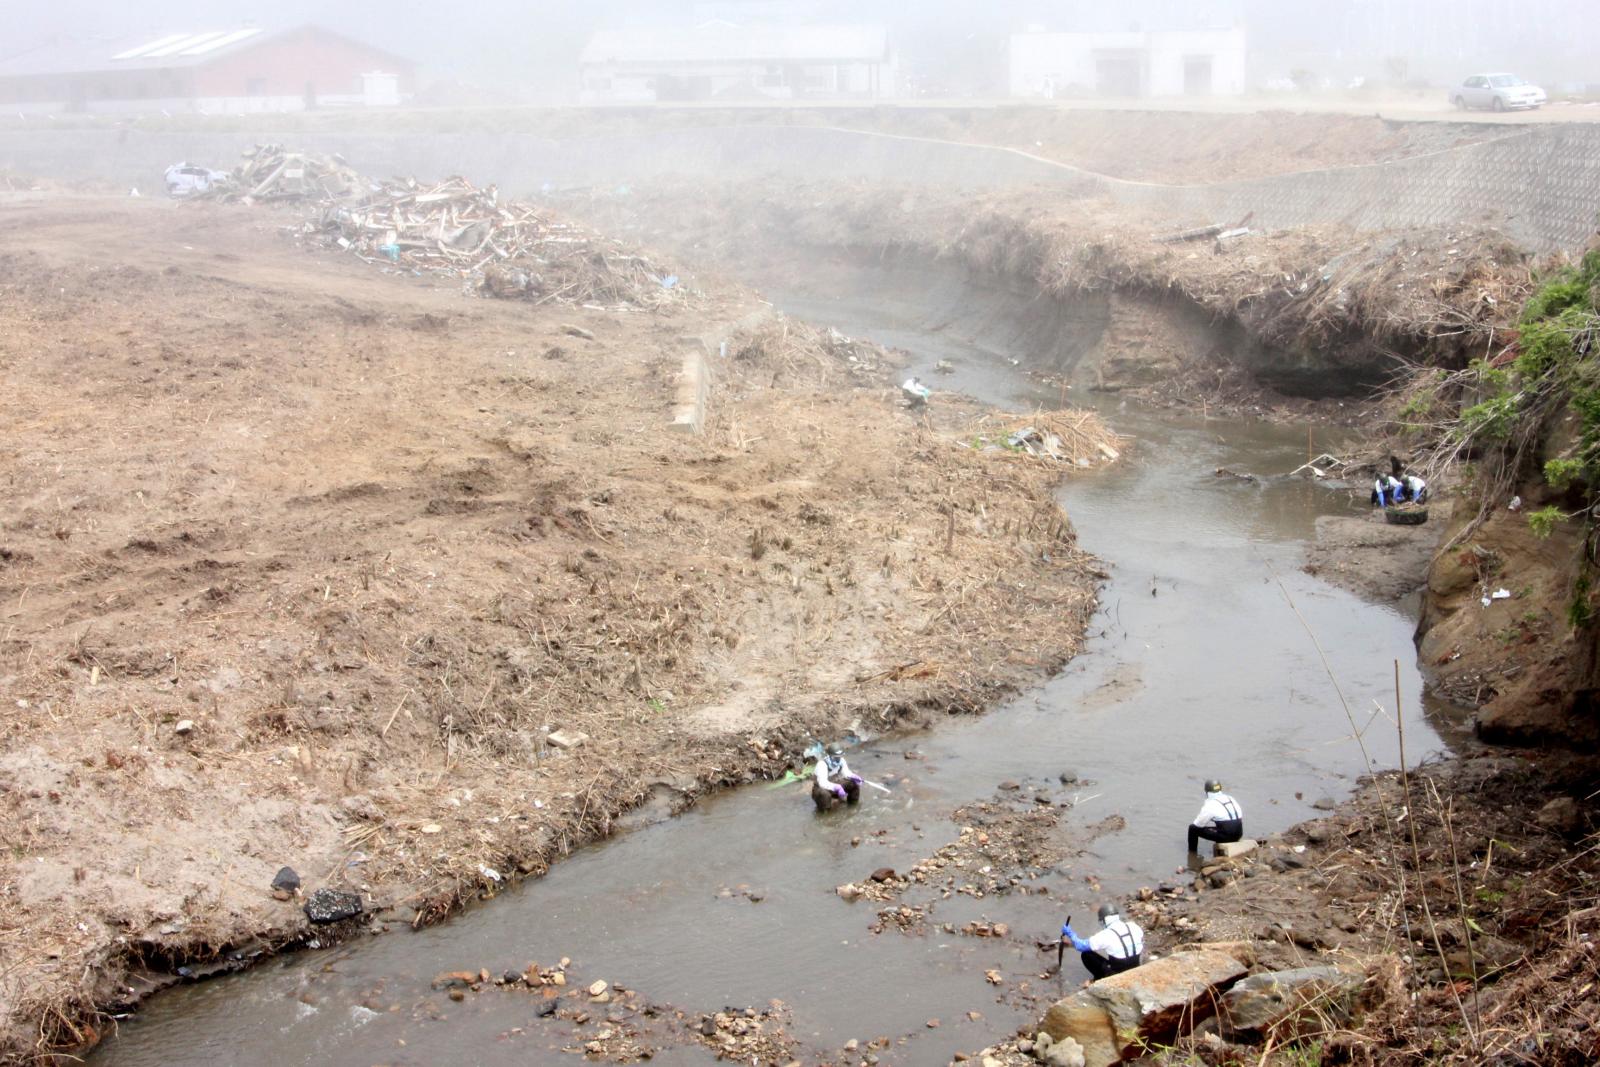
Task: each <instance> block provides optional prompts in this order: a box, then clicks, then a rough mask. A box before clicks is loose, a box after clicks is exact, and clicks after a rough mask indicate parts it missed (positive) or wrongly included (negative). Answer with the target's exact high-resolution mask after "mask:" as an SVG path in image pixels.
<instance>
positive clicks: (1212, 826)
mask: <svg viewBox="0 0 1600 1067" xmlns="http://www.w3.org/2000/svg"><path fill="white" fill-rule="evenodd" d="M1242 837H1244V815H1243V813H1242V812H1241V811H1240V810H1239V802H1238V801H1237V800H1234V799H1233V798H1232V797H1230V796H1229V795H1228V794H1226V793H1224V792H1223V791H1222V783H1221V782H1219V781H1217V780H1216V779H1215V778H1213V779H1211V780H1210V781H1208V782H1206V802H1205V803H1204V804H1202V805H1200V814H1199V815H1196V816H1195V817H1194V822H1192V823H1190V824H1189V856H1190V858H1191V859H1193V858H1195V857H1198V856H1199V855H1200V840H1201V839H1202V838H1204V839H1205V840H1207V841H1211V842H1213V843H1222V844H1226V843H1228V842H1231V841H1237V840H1239V839H1240V838H1242Z"/></svg>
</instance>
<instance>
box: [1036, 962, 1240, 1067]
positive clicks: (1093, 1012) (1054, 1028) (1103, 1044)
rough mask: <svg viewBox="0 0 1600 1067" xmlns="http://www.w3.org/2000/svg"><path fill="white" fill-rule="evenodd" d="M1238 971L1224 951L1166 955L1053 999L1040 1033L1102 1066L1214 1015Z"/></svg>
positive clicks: (1086, 1064)
mask: <svg viewBox="0 0 1600 1067" xmlns="http://www.w3.org/2000/svg"><path fill="white" fill-rule="evenodd" d="M1244 973H1245V968H1244V965H1243V964H1241V963H1240V962H1239V961H1238V960H1236V959H1234V958H1233V957H1232V956H1230V955H1228V954H1227V953H1225V952H1215V951H1209V950H1208V951H1201V952H1184V953H1179V954H1177V955H1173V956H1168V957H1166V958H1165V959H1159V960H1154V961H1152V962H1150V963H1147V964H1145V965H1144V966H1142V967H1136V968H1134V969H1133V970H1131V971H1124V972H1123V973H1121V974H1115V975H1112V976H1111V977H1110V978H1102V979H1101V980H1100V981H1098V982H1095V983H1093V984H1092V985H1090V986H1089V987H1088V988H1086V989H1082V990H1079V991H1078V992H1076V993H1074V994H1073V995H1072V996H1070V997H1067V998H1066V999H1064V1000H1059V1001H1057V1002H1056V1003H1055V1004H1054V1005H1052V1006H1051V1008H1050V1010H1049V1011H1048V1012H1047V1013H1046V1014H1045V1017H1044V1022H1043V1024H1042V1029H1043V1031H1044V1032H1045V1033H1047V1034H1049V1035H1050V1037H1051V1039H1052V1044H1054V1043H1058V1042H1060V1041H1062V1039H1064V1038H1072V1039H1073V1040H1074V1041H1076V1042H1077V1043H1078V1044H1079V1045H1080V1046H1081V1048H1082V1052H1083V1057H1084V1058H1083V1061H1082V1063H1083V1067H1107V1065H1109V1064H1113V1063H1118V1062H1120V1061H1121V1060H1122V1059H1123V1058H1124V1057H1125V1056H1129V1057H1132V1056H1135V1055H1137V1054H1138V1052H1139V1050H1140V1049H1141V1048H1143V1047H1145V1046H1146V1045H1149V1044H1170V1043H1171V1042H1172V1040H1173V1039H1174V1038H1175V1037H1177V1036H1178V1035H1179V1033H1180V1032H1183V1031H1187V1030H1188V1029H1189V1028H1190V1027H1192V1026H1193V1025H1194V1024H1195V1023H1197V1022H1199V1021H1201V1020H1202V1019H1206V1018H1209V1017H1210V1016H1211V1015H1213V1014H1215V1013H1216V1004H1217V999H1218V997H1220V995H1221V994H1222V992H1223V991H1224V990H1226V989H1227V988H1228V987H1230V986H1231V985H1232V984H1233V983H1234V982H1236V981H1238V979H1239V978H1240V977H1242V976H1243V975H1244ZM1036 1040H1037V1039H1036ZM1046 1062H1050V1061H1049V1060H1048V1059H1047V1060H1046Z"/></svg>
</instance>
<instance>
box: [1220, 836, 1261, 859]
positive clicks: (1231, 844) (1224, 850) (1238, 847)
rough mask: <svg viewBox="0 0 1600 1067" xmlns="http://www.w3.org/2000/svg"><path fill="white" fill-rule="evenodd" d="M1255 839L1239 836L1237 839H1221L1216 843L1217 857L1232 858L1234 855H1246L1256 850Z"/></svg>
mask: <svg viewBox="0 0 1600 1067" xmlns="http://www.w3.org/2000/svg"><path fill="white" fill-rule="evenodd" d="M1256 844H1257V842H1256V840H1255V839H1254V838H1250V837H1241V838H1240V839H1239V840H1237V841H1223V842H1220V843H1219V844H1218V845H1217V858H1219V859H1233V858H1234V857H1235V856H1247V855H1249V854H1250V853H1252V852H1254V851H1255V850H1256Z"/></svg>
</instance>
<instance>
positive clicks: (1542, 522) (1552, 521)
mask: <svg viewBox="0 0 1600 1067" xmlns="http://www.w3.org/2000/svg"><path fill="white" fill-rule="evenodd" d="M1566 517H1567V516H1566V513H1565V512H1563V511H1562V510H1561V509H1560V508H1558V507H1548V508H1540V509H1539V510H1538V511H1530V512H1528V529H1530V530H1532V531H1533V536H1535V537H1537V538H1540V539H1541V540H1542V539H1544V538H1546V537H1549V536H1550V535H1551V534H1552V533H1554V532H1555V528H1556V523H1558V522H1562V521H1564V520H1565V519H1566Z"/></svg>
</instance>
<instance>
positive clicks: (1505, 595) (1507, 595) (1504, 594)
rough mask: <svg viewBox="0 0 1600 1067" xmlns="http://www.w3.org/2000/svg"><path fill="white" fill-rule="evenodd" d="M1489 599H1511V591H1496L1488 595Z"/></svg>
mask: <svg viewBox="0 0 1600 1067" xmlns="http://www.w3.org/2000/svg"><path fill="white" fill-rule="evenodd" d="M1489 599H1491V600H1510V599H1511V590H1509V589H1496V590H1495V591H1494V592H1492V593H1490V594H1489Z"/></svg>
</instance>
